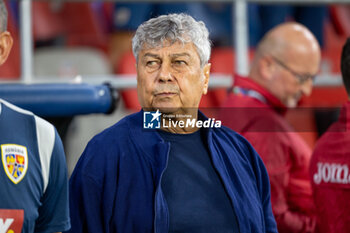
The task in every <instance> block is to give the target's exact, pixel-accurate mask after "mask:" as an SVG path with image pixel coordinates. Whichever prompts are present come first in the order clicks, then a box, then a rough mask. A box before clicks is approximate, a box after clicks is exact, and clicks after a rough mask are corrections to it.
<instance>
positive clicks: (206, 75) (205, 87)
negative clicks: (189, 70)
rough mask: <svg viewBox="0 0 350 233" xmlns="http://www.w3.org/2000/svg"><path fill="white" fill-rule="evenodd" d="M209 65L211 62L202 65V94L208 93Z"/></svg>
mask: <svg viewBox="0 0 350 233" xmlns="http://www.w3.org/2000/svg"><path fill="white" fill-rule="evenodd" d="M210 67H211V64H210V63H208V64H206V65H205V66H204V67H203V84H204V85H203V94H204V95H205V94H207V93H208V86H209V77H210Z"/></svg>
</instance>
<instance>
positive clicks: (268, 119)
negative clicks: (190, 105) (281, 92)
mask: <svg viewBox="0 0 350 233" xmlns="http://www.w3.org/2000/svg"><path fill="white" fill-rule="evenodd" d="M285 112H286V107H285V106H284V105H283V104H282V103H281V102H280V101H279V100H278V99H277V98H276V97H274V96H273V95H272V94H271V93H269V92H268V91H267V90H266V89H264V88H263V87H261V86H260V85H258V84H257V83H256V82H254V81H253V80H251V79H249V78H243V77H238V76H236V77H235V83H234V86H233V91H232V92H231V93H230V94H229V97H228V99H227V100H226V102H225V103H224V105H223V108H222V110H221V113H220V116H219V119H221V120H222V122H223V125H226V126H228V127H230V128H232V129H233V130H235V131H237V132H238V133H240V134H242V135H243V136H244V137H245V138H246V139H247V140H248V141H249V142H250V143H251V144H252V145H253V146H254V148H255V149H256V151H257V152H258V153H259V155H260V156H261V158H262V159H263V161H264V163H265V166H266V168H267V171H268V173H269V178H270V183H271V202H272V209H273V212H274V215H275V218H276V221H277V226H278V230H279V232H280V233H284V232H293V233H294V232H314V231H315V230H314V229H315V223H316V220H315V217H314V212H315V208H314V204H313V200H312V190H311V184H310V179H309V173H308V168H309V162H310V158H311V150H310V148H309V147H308V146H307V145H306V143H305V142H304V141H303V140H302V139H301V137H300V136H299V135H298V133H297V132H295V131H294V130H293V128H292V127H291V126H290V125H289V124H288V123H287V121H286V120H285V119H284V114H285Z"/></svg>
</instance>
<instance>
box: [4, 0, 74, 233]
mask: <svg viewBox="0 0 350 233" xmlns="http://www.w3.org/2000/svg"><path fill="white" fill-rule="evenodd" d="M0 27H1V28H0V29H1V33H0V64H3V63H4V62H5V61H6V59H7V57H8V55H9V53H10V50H11V47H12V43H13V40H12V37H11V35H10V33H9V32H8V31H7V29H6V27H7V10H6V6H5V3H4V1H2V0H0ZM0 147H1V162H2V166H1V169H0V186H1V188H0V232H16V233H17V232H22V233H33V232H61V231H65V230H68V229H69V228H70V220H69V211H68V182H67V168H66V162H65V155H64V151H63V146H62V143H61V139H60V137H59V136H58V134H57V132H56V130H55V128H54V127H53V126H52V125H51V124H50V123H48V122H46V121H45V120H43V119H41V118H39V117H37V116H35V115H34V114H33V113H31V112H29V111H26V110H23V109H20V108H18V107H16V106H14V105H12V104H10V103H8V102H6V101H4V100H2V99H0Z"/></svg>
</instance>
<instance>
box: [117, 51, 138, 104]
mask: <svg viewBox="0 0 350 233" xmlns="http://www.w3.org/2000/svg"><path fill="white" fill-rule="evenodd" d="M135 64H136V61H135V58H134V55H133V53H132V52H131V51H129V52H126V53H124V55H122V57H121V59H120V63H119V64H117V66H118V68H117V70H118V71H119V73H120V74H135V76H136V67H135ZM121 95H122V98H123V100H124V105H125V107H126V108H128V109H130V110H132V111H139V110H140V109H141V105H140V103H139V101H138V97H137V91H136V89H135V88H130V89H127V90H124V91H122V92H121Z"/></svg>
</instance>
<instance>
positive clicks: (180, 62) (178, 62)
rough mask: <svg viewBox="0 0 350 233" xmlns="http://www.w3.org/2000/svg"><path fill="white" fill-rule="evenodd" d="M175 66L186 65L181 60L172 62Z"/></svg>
mask: <svg viewBox="0 0 350 233" xmlns="http://www.w3.org/2000/svg"><path fill="white" fill-rule="evenodd" d="M174 63H175V65H178V66H180V65H181V66H183V65H187V62H185V61H183V60H176V61H174Z"/></svg>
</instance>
